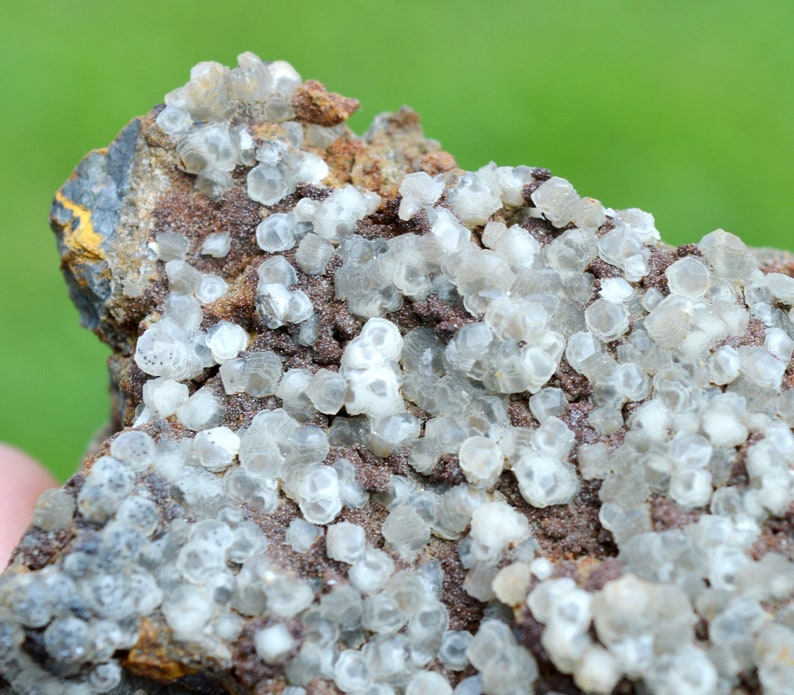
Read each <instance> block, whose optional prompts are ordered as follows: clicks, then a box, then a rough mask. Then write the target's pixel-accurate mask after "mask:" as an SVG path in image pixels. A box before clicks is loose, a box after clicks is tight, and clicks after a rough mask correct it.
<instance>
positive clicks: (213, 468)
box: [0, 53, 794, 695]
mask: <svg viewBox="0 0 794 695" xmlns="http://www.w3.org/2000/svg"><path fill="white" fill-rule="evenodd" d="M357 106H358V104H357V102H356V101H354V100H352V99H347V98H344V97H341V96H339V95H337V94H333V93H330V92H328V91H327V90H326V89H325V87H324V86H323V85H322V84H320V83H318V82H315V81H312V80H309V81H306V82H304V81H303V80H302V79H301V78H300V76H299V75H298V74H297V72H296V71H295V70H294V69H293V68H292V67H291V66H290V65H289V64H287V63H285V62H280V61H276V62H270V63H268V62H263V61H261V60H260V59H259V58H257V57H256V56H254V55H253V54H250V53H246V54H243V55H241V56H240V58H239V66H238V67H235V68H233V69H229V68H226V67H224V66H222V65H219V64H217V63H202V64H200V65H197V66H196V67H195V68H194V69H193V71H192V72H191V78H190V81H189V82H188V83H187V84H186V85H185V86H183V87H180V88H179V89H176V90H174V91H173V92H171V93H169V94H168V95H166V97H165V104H164V105H160V106H157V107H155V109H154V110H153V111H152V112H151V113H149V114H148V115H146V116H144V117H142V118H137V119H135V120H133V121H132V122H131V123H130V124H129V125H128V126H127V127H126V128H124V130H122V132H121V133H120V135H119V136H118V138H117V139H116V140H115V141H114V142H113V143H112V144H111V145H110V147H108V148H107V149H106V150H99V151H96V152H92V153H90V154H89V155H88V156H87V157H86V158H85V159H84V160H83V161H82V162H81V163H80V165H79V166H78V167H77V169H76V170H75V172H74V174H73V175H72V177H71V178H70V179H69V180H68V181H67V182H66V184H65V185H64V186H63V188H62V189H61V190H60V191H59V192H58V193H57V195H56V199H55V202H54V205H53V208H52V224H53V228H54V229H55V232H56V235H57V238H58V245H59V250H60V253H61V256H62V261H63V269H64V272H65V275H66V279H67V281H68V284H69V290H70V293H71V296H72V298H73V300H74V301H75V303H76V305H77V306H78V308H79V310H80V313H81V317H82V321H83V323H84V324H85V325H86V326H87V327H88V328H90V329H91V330H93V331H95V332H96V333H97V334H98V335H99V336H100V337H101V338H102V340H104V341H105V342H106V343H107V344H108V345H110V346H111V348H112V349H113V355H112V357H111V359H110V373H111V380H112V385H113V386H112V388H113V396H114V399H113V402H114V413H113V417H112V423H111V424H112V431H113V434H112V435H110V437H109V439H108V440H107V441H106V442H105V443H104V444H102V445H100V446H98V447H97V448H96V450H94V451H93V452H91V454H90V455H89V456H88V457H87V459H86V461H85V463H84V465H83V468H82V469H81V471H80V472H79V473H78V474H76V475H75V476H73V477H72V478H71V479H70V480H69V481H68V482H67V483H66V485H64V486H63V488H62V489H60V490H50V491H48V492H46V493H45V494H44V495H42V497H41V499H40V500H39V502H38V504H37V506H36V510H35V516H34V522H33V525H32V526H31V527H30V529H29V530H28V532H27V534H26V535H25V537H24V538H23V539H22V541H21V543H20V545H19V546H18V548H17V550H16V551H15V554H14V557H13V559H12V562H11V564H10V565H9V567H8V568H7V569H6V571H5V573H4V574H3V575H2V577H0V692H2V693H9V694H10V693H15V694H16V695H34V694H35V695H45V694H49V693H53V694H58V695H61V694H64V693H65V694H66V695H78V694H80V695H82V694H88V695H90V694H93V693H114V694H117V695H120V694H122V693H129V694H131V693H135V694H136V695H141V694H146V693H152V694H153V693H166V692H168V693H190V692H196V693H216V692H217V693H220V692H229V693H256V694H259V695H264V694H265V693H283V694H284V695H304V694H305V695H312V694H314V695H320V694H321V693H323V694H328V693H351V694H355V695H363V694H365V693H366V694H372V695H392V694H394V695H397V694H403V693H404V694H405V695H431V694H432V695H443V694H445V693H456V694H457V695H476V694H477V693H485V694H486V695H518V694H520V693H527V694H529V693H551V692H556V693H579V692H588V693H597V694H606V693H613V692H616V693H631V692H637V693H655V694H658V695H662V694H673V693H675V694H678V693H687V694H690V695H723V694H724V695H728V694H729V693H760V692H764V693H770V694H772V693H780V694H782V693H789V692H791V690H790V688H791V683H792V682H794V662H792V658H791V655H792V654H793V653H794V602H792V597H793V596H794V563H793V562H792V559H793V558H794V546H793V545H792V541H791V534H792V531H794V529H793V528H792V523H793V520H794V506H792V504H793V502H794V479H793V477H792V470H794V435H792V430H791V426H792V425H794V390H792V388H791V387H792V384H794V376H793V375H792V368H791V357H792V349H794V339H793V336H794V325H793V324H792V320H794V313H792V304H793V303H794V277H792V275H794V264H791V263H790V262H789V261H788V260H787V257H786V256H785V255H784V254H774V253H766V254H760V253H755V252H752V251H750V250H748V249H747V248H746V247H745V245H744V244H743V243H742V242H741V241H740V240H739V239H738V238H737V237H735V236H733V235H731V234H729V233H727V232H725V231H722V230H717V231H714V232H711V233H710V234H707V235H706V236H705V237H704V238H703V239H702V240H701V241H700V242H699V243H698V244H689V245H685V246H682V247H680V248H677V249H675V248H671V247H668V246H666V245H664V244H663V243H661V242H660V240H659V234H658V232H657V230H656V228H655V226H654V220H653V217H652V216H651V215H650V214H648V213H645V212H642V211H640V210H637V209H627V210H614V209H611V208H606V207H604V206H603V205H601V203H599V202H598V201H596V200H593V199H591V198H583V197H581V196H580V195H579V194H578V193H577V191H576V190H575V189H574V187H573V186H572V185H571V184H570V183H569V182H567V181H565V180H564V179H562V178H558V177H556V176H552V175H551V173H550V172H549V171H548V170H545V169H539V168H529V167H521V166H520V167H500V166H496V165H495V164H489V165H487V166H484V167H482V168H481V169H479V170H477V171H470V172H467V171H461V170H460V169H458V168H457V167H456V165H455V161H454V159H453V158H452V156H451V155H449V154H447V153H445V152H443V151H441V150H440V149H439V146H438V144H437V143H435V142H434V141H432V140H427V139H425V138H424V136H423V134H422V131H421V129H420V127H419V121H418V118H417V116H416V115H415V114H414V113H413V112H411V111H410V110H408V109H403V110H401V111H400V112H398V113H396V114H383V115H380V116H378V117H376V118H375V121H374V123H373V125H372V127H371V128H370V129H369V130H368V131H367V132H366V133H365V134H364V135H363V136H361V137H357V136H355V135H354V134H353V133H352V132H351V131H350V130H349V129H348V128H347V127H346V126H345V120H346V119H347V117H348V116H349V115H350V114H351V113H352V112H353V111H354V110H355V109H356V108H357Z"/></svg>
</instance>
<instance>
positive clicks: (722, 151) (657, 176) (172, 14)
mask: <svg viewBox="0 0 794 695" xmlns="http://www.w3.org/2000/svg"><path fill="white" fill-rule="evenodd" d="M792 29H794V3H792V2H791V0H777V1H770V0H767V1H765V2H758V3H747V2H729V1H721V2H713V1H709V0H706V1H701V2H692V0H686V1H684V0H664V1H662V0H658V1H657V2H642V1H640V0H622V1H618V0H599V1H598V2H596V1H595V0H566V1H565V2H553V1H552V0H543V1H542V2H538V1H536V0H523V1H521V2H517V1H512V2H508V1H500V0H491V1H490V2H475V1H467V0H456V1H454V2H453V1H452V0H436V1H433V0H401V1H400V2H385V1H382V2H377V3H376V2H362V1H355V2H349V1H348V2H341V3H340V2H336V3H331V2H316V1H315V0H303V2H295V3H291V2H283V1H282V2H278V3H273V2H267V1H266V0H259V1H257V2H247V1H246V2H244V1H241V0H223V1H221V0H216V1H215V2H206V1H204V0H191V1H190V2H186V1H184V0H179V1H176V2H167V1H166V0H136V1H135V2H123V3H122V2H99V1H96V2H90V1H88V0H69V1H68V2H67V1H63V0H61V1H57V2H56V1H50V2H42V1H40V2H36V0H28V1H27V2H24V3H21V2H20V3H10V2H6V3H4V4H3V9H2V10H0V59H2V65H3V69H2V74H0V94H2V96H3V99H2V104H3V108H2V109H0V153H2V155H1V156H2V167H0V201H2V210H3V211H4V218H3V221H2V228H1V231H0V234H2V240H3V245H2V250H3V256H2V258H3V264H2V271H0V283H1V284H2V287H1V288H0V318H1V319H2V322H1V323H0V365H2V366H0V394H2V403H1V404H0V440H5V441H8V442H11V443H13V444H16V445H18V446H20V447H22V448H24V449H26V450H28V451H29V452H31V453H32V454H34V455H35V456H37V457H39V458H40V459H41V460H42V461H44V462H45V463H46V464H47V465H48V466H49V467H50V468H51V469H52V470H53V471H54V472H55V473H56V474H57V475H58V476H59V477H61V478H64V477H65V476H67V475H68V474H69V473H70V472H71V471H72V470H73V469H74V468H75V467H76V466H77V465H78V463H79V460H80V457H81V454H82V452H83V450H84V447H85V445H86V442H88V440H89V439H90V437H91V436H92V434H93V433H94V432H95V431H96V430H97V429H98V428H99V427H100V426H101V424H102V423H103V422H104V421H105V418H106V413H107V409H108V399H107V395H106V372H105V366H104V362H105V358H106V356H107V352H106V350H105V349H104V347H103V346H102V345H100V344H99V342H98V340H97V339H96V338H95V337H94V336H93V335H91V334H90V333H88V332H87V331H85V330H82V329H81V328H80V327H79V326H78V320H77V313H76V311H75V310H74V309H73V308H72V307H71V305H70V303H69V301H68V299H67V296H66V289H65V286H64V284H63V282H62V279H61V277H60V273H59V270H58V258H57V254H56V250H55V243H54V241H53V239H52V235H51V233H50V231H49V230H48V228H47V212H48V208H49V204H50V200H51V198H52V195H53V192H54V191H55V189H56V188H57V187H58V186H59V185H60V184H61V183H62V182H63V181H64V180H65V179H66V177H67V176H68V175H69V172H70V171H71V169H72V168H73V167H74V166H75V165H76V164H77V162H78V161H79V159H80V158H81V157H82V156H83V155H84V154H85V153H86V152H87V151H88V150H89V149H92V148H96V147H102V146H104V145H106V144H107V143H108V142H110V141H111V140H112V139H113V137H114V136H115V134H116V133H117V132H118V130H119V129H120V128H121V127H122V126H123V125H124V124H125V123H126V122H127V121H128V120H129V119H130V118H132V117H133V116H135V115H137V114H140V113H143V112H145V111H147V110H148V109H149V108H151V107H152V106H153V105H154V104H156V103H158V101H160V100H161V99H162V96H163V94H165V92H167V91H169V90H170V89H172V88H174V87H176V86H178V85H181V84H182V83H184V82H185V81H186V79H187V78H188V72H189V69H190V67H191V66H192V65H193V64H194V63H196V62H198V61H201V60H218V61H221V62H225V63H226V64H232V63H233V62H234V60H235V56H236V55H237V54H238V53H240V52H241V51H244V50H252V51H254V52H256V53H258V54H259V55H260V56H261V57H263V58H265V59H271V60H272V59H277V58H283V59H286V60H289V61H290V62H291V63H292V64H293V65H295V67H296V68H297V69H298V70H299V71H300V72H301V74H302V75H303V76H304V78H309V77H313V78H316V79H319V80H320V81H322V82H325V83H326V84H327V85H328V86H329V88H330V89H332V90H334V91H339V92H341V93H343V94H346V95H349V96H355V97H357V98H358V99H359V100H360V101H361V103H362V109H361V111H360V113H359V114H357V115H356V116H354V118H353V119H352V126H353V128H354V129H355V130H357V131H359V132H360V131H362V130H364V129H365V128H366V126H367V125H368V123H369V122H370V121H371V119H372V117H373V116H374V115H375V114H377V113H378V112H380V111H385V110H395V109H397V108H399V107H400V106H401V105H402V104H404V103H405V104H409V105H410V106H412V107H413V108H414V109H416V110H417V111H418V112H419V113H420V114H422V116H423V122H424V126H425V131H426V132H427V133H428V134H429V135H431V136H433V137H436V138H438V139H440V140H441V141H442V143H443V145H444V146H445V148H446V149H447V150H449V151H450V152H452V153H453V154H455V155H456V156H457V158H458V162H459V163H460V165H461V166H463V167H465V168H475V167H479V166H481V165H483V164H485V163H487V162H488V161H490V160H492V159H493V160H495V161H496V162H497V163H500V164H531V165H534V166H545V167H548V168H550V169H552V170H553V171H554V172H555V173H556V174H559V175H561V176H564V177H566V178H568V179H570V180H571V181H572V182H573V183H574V185H575V186H576V188H577V189H578V191H579V192H580V193H581V194H583V195H590V196H593V197H596V198H599V199H600V200H602V201H603V202H604V203H605V204H607V205H609V206H611V207H634V206H636V207H641V208H643V209H645V210H648V211H650V212H652V213H653V214H654V215H655V216H656V220H657V226H658V227H659V229H660V231H661V232H662V235H663V237H664V239H665V240H666V241H669V242H673V243H682V242H690V241H697V240H698V239H700V237H701V236H703V235H704V234H706V233H707V232H709V231H711V230H713V229H715V228H717V227H723V228H724V229H727V230H729V231H731V232H733V233H735V234H739V235H740V236H742V237H743V238H744V239H745V240H746V241H747V242H748V243H751V244H754V245H768V246H779V247H791V246H792V242H791V240H790V228H791V224H790V221H789V207H790V204H789V201H790V197H791V194H790V191H789V189H790V187H791V185H792V183H794V176H793V175H792V171H791V163H792V159H793V158H792V155H793V154H794V88H793V87H794V50H792V44H791V34H792ZM0 484H2V481H0Z"/></svg>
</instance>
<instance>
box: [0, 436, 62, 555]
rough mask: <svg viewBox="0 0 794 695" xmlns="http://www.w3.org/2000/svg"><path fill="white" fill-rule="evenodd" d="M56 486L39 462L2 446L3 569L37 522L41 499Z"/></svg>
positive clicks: (0, 513) (0, 546) (0, 520)
mask: <svg viewBox="0 0 794 695" xmlns="http://www.w3.org/2000/svg"><path fill="white" fill-rule="evenodd" d="M54 485H57V482H56V480H55V478H53V477H52V475H51V474H50V473H49V472H48V471H47V470H46V469H45V468H44V467H43V466H42V465H41V464H40V463H38V461H36V460H34V459H33V458H31V457H30V456H28V455H27V454H26V453H24V452H22V451H20V450H19V449H16V448H14V447H12V446H9V445H7V444H0V569H2V568H3V567H4V566H5V564H6V562H8V558H9V557H10V556H11V551H12V550H13V549H14V547H15V546H16V545H17V543H18V542H19V539H20V538H21V537H22V534H23V533H24V531H25V529H26V528H27V527H28V526H29V525H30V522H31V521H32V520H33V505H34V503H35V502H36V500H37V499H38V498H39V495H40V494H41V493H42V492H44V490H46V489H47V488H49V487H53V486H54Z"/></svg>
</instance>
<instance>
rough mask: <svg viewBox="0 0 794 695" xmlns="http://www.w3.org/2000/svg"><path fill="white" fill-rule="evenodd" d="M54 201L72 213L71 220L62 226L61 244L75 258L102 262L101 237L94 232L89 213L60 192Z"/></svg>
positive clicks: (103, 255) (103, 256) (103, 254)
mask: <svg viewBox="0 0 794 695" xmlns="http://www.w3.org/2000/svg"><path fill="white" fill-rule="evenodd" d="M55 200H56V201H57V202H59V203H60V204H61V205H63V207H64V208H66V209H67V210H68V211H69V212H71V213H72V219H71V220H70V221H69V222H68V223H67V224H65V225H64V226H63V243H64V246H66V248H67V249H68V251H69V252H71V253H72V254H74V255H75V256H83V257H84V259H85V260H102V259H104V258H105V253H104V252H103V251H102V249H101V247H100V244H101V242H102V237H101V236H100V235H99V234H98V233H97V232H96V231H94V225H93V224H92V222H91V211H90V210H88V209H87V208H84V207H83V206H82V205H78V204H77V203H75V202H74V201H73V200H69V199H68V198H67V197H66V196H65V195H64V194H63V192H62V191H58V192H57V193H56V194H55Z"/></svg>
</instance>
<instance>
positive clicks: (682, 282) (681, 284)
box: [665, 256, 711, 299]
mask: <svg viewBox="0 0 794 695" xmlns="http://www.w3.org/2000/svg"><path fill="white" fill-rule="evenodd" d="M665 275H666V276H667V284H668V286H669V287H670V292H672V293H673V294H679V295H681V296H682V297H687V298H688V299H696V298H697V297H701V296H703V295H704V294H706V292H707V291H708V289H709V285H710V284H711V273H710V272H709V269H708V268H707V267H706V264H705V263H703V262H702V261H699V260H698V259H697V258H695V257H694V256H686V257H685V258H681V259H680V260H678V261H676V262H675V263H673V264H672V265H671V266H670V267H668V268H667V270H666V271H665Z"/></svg>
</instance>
